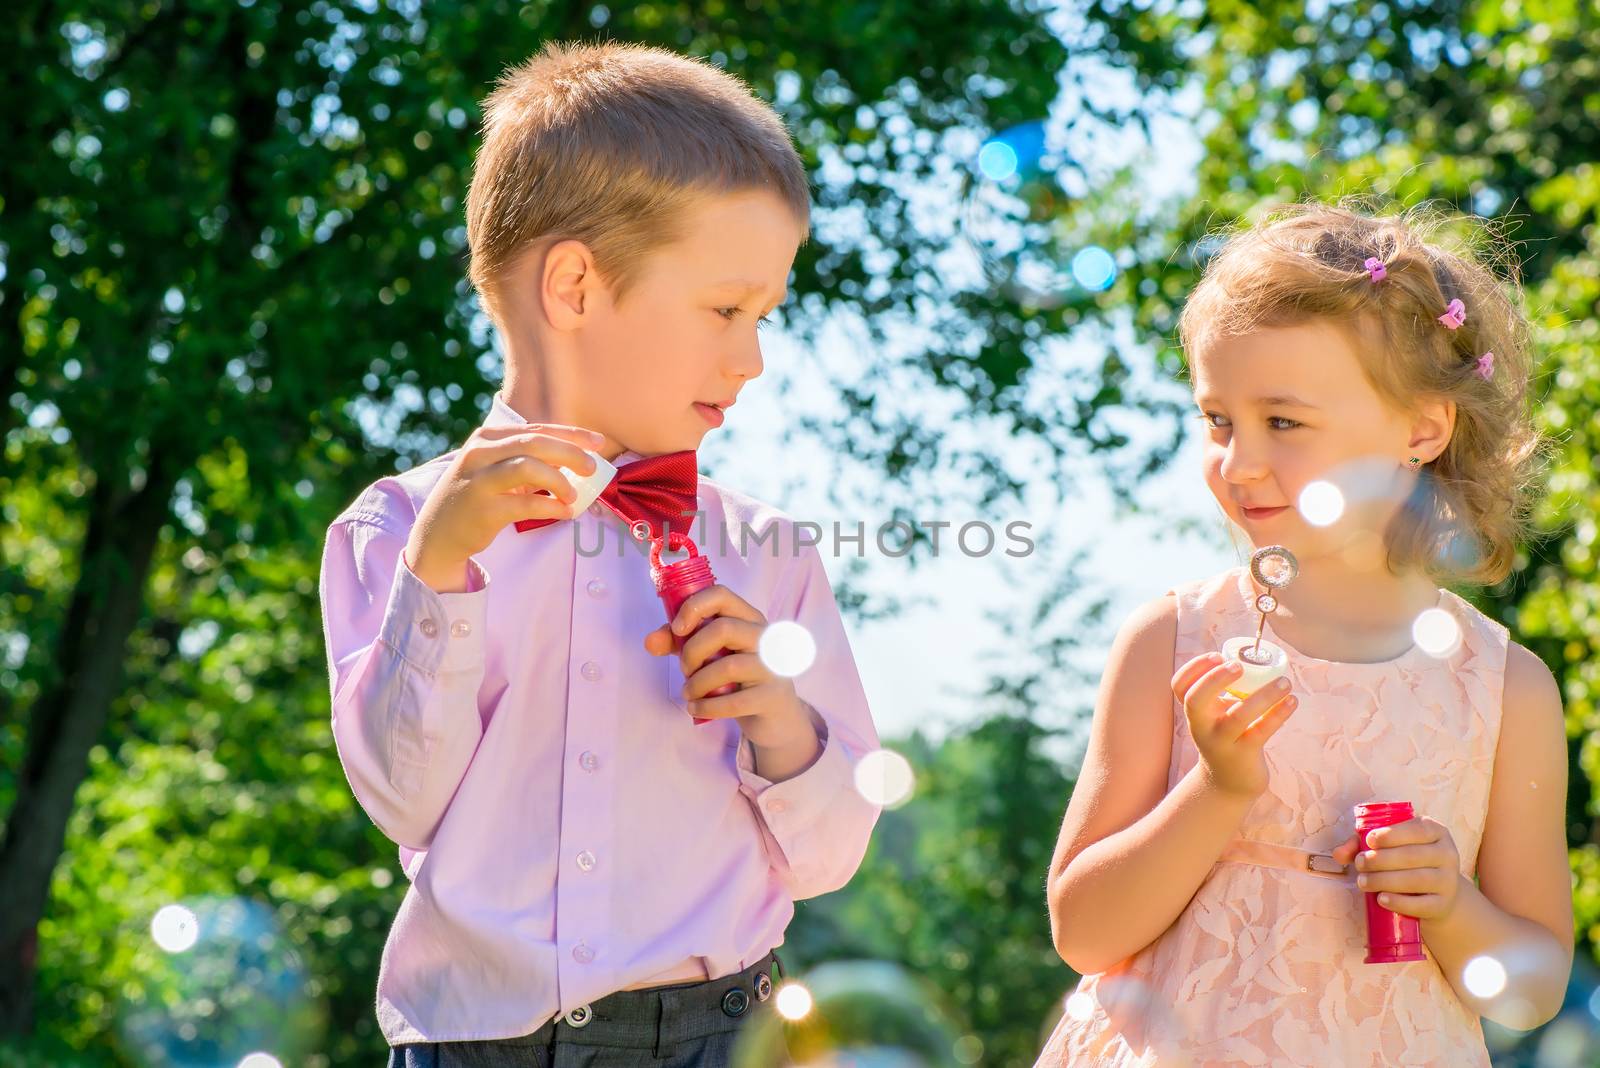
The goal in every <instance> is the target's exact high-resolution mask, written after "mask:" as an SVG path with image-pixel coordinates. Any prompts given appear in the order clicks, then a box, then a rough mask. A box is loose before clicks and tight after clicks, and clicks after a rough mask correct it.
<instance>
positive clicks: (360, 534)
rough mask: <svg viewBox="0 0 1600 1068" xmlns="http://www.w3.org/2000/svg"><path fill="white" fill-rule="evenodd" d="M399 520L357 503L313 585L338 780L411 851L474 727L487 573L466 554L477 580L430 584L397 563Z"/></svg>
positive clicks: (421, 843) (473, 743)
mask: <svg viewBox="0 0 1600 1068" xmlns="http://www.w3.org/2000/svg"><path fill="white" fill-rule="evenodd" d="M381 497H382V494H381V493H380V492H377V491H371V492H369V494H368V496H367V497H365V498H363V501H368V500H370V501H372V502H373V503H374V504H377V503H378V499H379V498H381ZM402 522H403V521H402V520H400V519H398V518H397V517H395V516H393V515H390V514H387V513H386V511H384V510H383V509H382V508H381V507H371V508H368V509H366V510H363V509H361V508H360V505H359V502H358V507H357V508H356V509H353V510H352V511H351V512H349V513H346V515H344V516H341V517H340V518H339V519H338V520H336V521H335V522H334V524H333V526H332V527H331V528H330V529H329V531H328V539H327V543H326V545H325V546H324V548H323V557H322V573H321V587H320V588H321V598H322V619H323V635H324V638H325V640H326V643H327V650H328V675H329V682H330V685H331V687H332V692H333V737H334V743H335V745H336V746H337V748H338V752H339V760H340V762H341V763H342V764H343V766H344V771H345V777H346V778H347V779H348V780H349V782H350V787H351V789H352V790H353V791H354V792H355V795H356V800H357V801H359V802H360V804H361V807H362V809H363V810H365V811H366V813H367V815H368V816H369V817H370V818H371V819H372V822H373V823H375V824H377V826H378V828H379V829H380V830H382V831H383V833H384V834H386V835H387V836H388V837H389V838H391V839H392V840H393V841H395V842H396V843H397V844H399V845H400V846H402V847H403V849H406V850H413V851H421V850H425V849H427V848H428V846H429V843H430V842H431V841H432V839H433V834H434V831H435V830H436V829H437V827H438V825H439V821H440V820H441V819H442V818H443V816H444V812H445V809H446V808H447V807H448V806H449V804H450V800H451V798H452V797H453V796H454V795H455V792H456V788H457V786H459V785H460V783H461V779H462V776H463V775H464V774H465V772H466V769H467V765H468V764H469V763H470V762H471V760H472V757H473V754H474V752H475V751H476V749H477V746H478V741H479V739H480V738H481V737H482V735H483V723H482V719H481V717H480V715H479V711H478V689H479V686H480V684H481V683H482V681H483V674H484V639H485V635H484V617H485V611H486V602H487V598H488V589H487V587H488V575H487V574H485V573H484V572H483V571H482V569H481V568H480V567H479V565H478V564H477V563H476V562H475V561H472V562H469V565H468V566H469V568H470V569H471V572H472V583H471V585H472V586H473V587H475V589H472V590H470V591H469V592H465V593H447V594H441V593H438V592H436V591H434V590H433V589H432V588H430V587H429V586H428V585H426V584H425V583H424V582H422V580H421V579H419V578H417V576H416V575H415V574H413V573H412V571H411V569H410V568H409V567H407V566H406V564H405V561H404V557H403V549H404V547H405V543H406V532H405V531H404V530H401V529H398V528H399V527H400V526H401V525H402ZM402 856H404V854H402Z"/></svg>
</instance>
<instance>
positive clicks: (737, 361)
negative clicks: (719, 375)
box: [727, 340, 765, 380]
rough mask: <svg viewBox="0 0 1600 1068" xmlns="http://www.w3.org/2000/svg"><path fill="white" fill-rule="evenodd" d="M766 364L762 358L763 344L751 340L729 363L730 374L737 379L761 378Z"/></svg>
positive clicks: (736, 352) (735, 353)
mask: <svg viewBox="0 0 1600 1068" xmlns="http://www.w3.org/2000/svg"><path fill="white" fill-rule="evenodd" d="M764 367H765V363H764V362H763V360H762V358H761V342H759V341H756V340H751V342H750V343H749V344H748V345H744V346H741V347H740V348H739V349H738V350H737V351H735V352H734V354H733V356H732V357H730V358H729V361H728V368H727V369H728V373H729V374H731V375H733V376H734V377H736V378H741V379H746V380H748V379H751V378H757V377H759V376H760V374H761V371H762V369H763V368H764Z"/></svg>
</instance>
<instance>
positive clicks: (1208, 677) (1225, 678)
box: [1183, 661, 1241, 728]
mask: <svg viewBox="0 0 1600 1068" xmlns="http://www.w3.org/2000/svg"><path fill="white" fill-rule="evenodd" d="M1240 670H1241V669H1240V666H1239V665H1238V664H1237V663H1234V662H1231V661H1230V662H1224V663H1219V664H1218V665H1217V666H1216V667H1214V668H1212V669H1211V670H1209V671H1207V672H1205V673H1204V674H1202V675H1201V676H1200V678H1199V679H1197V680H1196V681H1195V682H1194V683H1193V684H1192V685H1191V686H1190V687H1189V688H1188V690H1186V691H1185V692H1184V694H1183V707H1184V709H1185V710H1186V711H1187V712H1188V713H1189V718H1190V721H1191V723H1192V722H1193V721H1194V720H1195V719H1197V718H1199V719H1200V720H1201V722H1202V724H1203V725H1204V726H1206V727H1207V728H1209V727H1210V726H1211V725H1212V724H1213V723H1214V721H1215V719H1216V717H1217V715H1218V712H1217V711H1216V705H1217V702H1218V700H1219V699H1221V697H1222V694H1223V691H1224V690H1226V689H1227V687H1228V684H1229V683H1231V682H1233V680H1234V679H1237V678H1238V677H1239V672H1240Z"/></svg>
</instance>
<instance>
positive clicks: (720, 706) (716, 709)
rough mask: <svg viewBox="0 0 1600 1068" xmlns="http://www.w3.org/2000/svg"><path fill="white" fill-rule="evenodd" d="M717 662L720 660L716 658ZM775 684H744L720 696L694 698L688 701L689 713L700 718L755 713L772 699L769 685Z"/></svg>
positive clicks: (733, 716)
mask: <svg viewBox="0 0 1600 1068" xmlns="http://www.w3.org/2000/svg"><path fill="white" fill-rule="evenodd" d="M717 663H718V664H720V663H722V661H720V660H718V661H717ZM775 685H777V683H776V682H773V683H765V684H761V685H756V686H745V687H743V688H741V689H738V690H735V691H734V692H733V693H729V694H723V695H722V696H721V697H701V698H696V699H694V700H691V701H690V702H689V714H690V715H691V716H696V717H698V718H700V719H738V718H739V717H741V716H754V715H757V714H759V713H760V712H761V710H762V708H763V706H764V705H765V704H766V703H767V702H770V701H772V700H773V697H772V696H771V695H772V694H773V691H772V689H771V687H772V686H775ZM711 689H713V690H714V689H716V687H715V686H713V687H711Z"/></svg>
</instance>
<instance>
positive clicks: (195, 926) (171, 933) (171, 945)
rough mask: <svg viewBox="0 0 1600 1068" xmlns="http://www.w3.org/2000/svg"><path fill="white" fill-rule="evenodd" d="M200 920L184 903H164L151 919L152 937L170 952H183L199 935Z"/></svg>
mask: <svg viewBox="0 0 1600 1068" xmlns="http://www.w3.org/2000/svg"><path fill="white" fill-rule="evenodd" d="M199 927H200V921H199V920H198V919H196V918H195V914H194V913H193V912H192V911H191V910H189V909H188V908H186V907H184V906H183V905H163V906H162V907H161V908H160V909H158V910H157V911H156V914H155V916H154V918H152V919H151V921H150V937H151V938H154V939H155V940H156V945H158V946H160V947H161V948H162V949H164V950H166V951H167V952H168V953H182V952H183V951H184V950H186V949H188V948H189V947H190V946H193V945H194V943H195V939H196V938H198V937H199Z"/></svg>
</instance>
